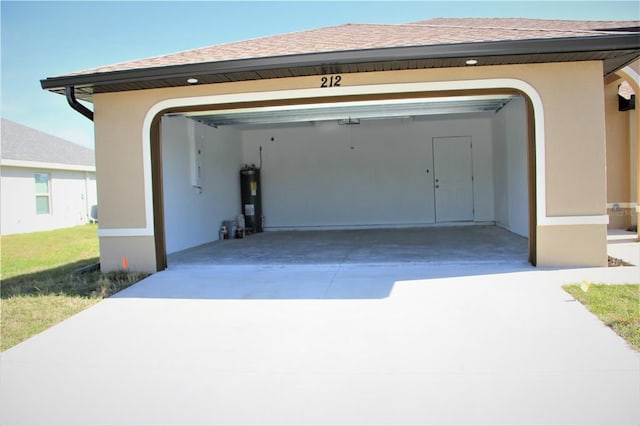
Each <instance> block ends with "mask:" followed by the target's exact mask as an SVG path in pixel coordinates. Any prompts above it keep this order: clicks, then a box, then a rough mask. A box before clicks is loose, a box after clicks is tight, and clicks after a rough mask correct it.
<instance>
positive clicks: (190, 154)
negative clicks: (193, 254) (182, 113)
mask: <svg viewBox="0 0 640 426" xmlns="http://www.w3.org/2000/svg"><path fill="white" fill-rule="evenodd" d="M161 135H162V136H161V138H162V158H163V164H162V173H163V179H164V200H165V205H164V213H165V224H166V230H165V236H166V244H167V253H173V252H176V251H180V250H184V249H186V248H189V247H194V246H197V245H200V244H204V243H207V242H210V241H213V240H215V239H217V238H218V230H219V229H220V224H221V222H222V221H223V220H226V219H230V218H234V217H235V216H237V215H238V214H239V213H240V182H239V177H238V176H239V175H238V172H239V170H240V168H241V166H242V143H241V139H240V132H239V131H238V130H236V129H234V128H231V127H225V128H219V129H216V128H213V127H209V126H206V125H204V124H201V123H198V122H196V121H194V120H189V119H186V118H184V117H163V118H162V125H161ZM194 148H196V149H200V150H201V154H200V155H201V156H202V158H201V159H200V160H196V157H197V156H196V155H195V154H196V153H195V152H194V151H193V149H194ZM196 163H198V164H200V165H201V166H202V167H201V173H202V175H201V177H200V179H199V181H198V182H196V181H194V176H193V173H194V170H193V168H194V167H195V166H196Z"/></svg>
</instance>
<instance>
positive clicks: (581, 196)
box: [94, 61, 606, 270]
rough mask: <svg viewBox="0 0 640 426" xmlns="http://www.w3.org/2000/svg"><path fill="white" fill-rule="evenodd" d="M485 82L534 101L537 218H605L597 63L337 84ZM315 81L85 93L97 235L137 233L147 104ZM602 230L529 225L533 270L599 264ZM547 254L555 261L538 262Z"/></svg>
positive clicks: (105, 253)
mask: <svg viewBox="0 0 640 426" xmlns="http://www.w3.org/2000/svg"><path fill="white" fill-rule="evenodd" d="M495 78H511V79H519V80H522V81H524V82H526V83H528V84H529V85H531V86H533V87H534V88H535V90H536V91H537V92H538V94H539V95H540V97H541V99H542V103H543V105H544V119H545V138H546V159H545V161H546V176H547V183H546V202H547V214H548V215H550V216H568V215H577V216H586V215H603V214H605V213H606V211H605V207H606V187H605V185H606V179H605V173H606V169H605V126H604V97H603V79H602V65H601V63H600V62H597V61H594V62H579V63H556V64H529V65H505V66H491V67H481V66H476V67H467V68H453V69H430V70H409V71H389V72H371V73H360V74H345V75H343V80H342V86H343V87H346V86H357V85H375V84H397V83H413V82H440V81H441V82H445V81H463V80H477V79H495ZM319 83H320V77H319V76H311V77H299V78H288V79H274V80H262V81H250V82H235V83H222V84H215V85H197V86H190V87H181V88H169V89H153V90H144V91H134V92H125V93H111V94H96V95H94V104H95V129H96V156H97V171H98V181H99V182H100V188H99V204H100V206H101V211H100V226H101V229H106V230H108V229H117V228H140V227H145V226H146V225H147V224H146V223H145V197H144V187H143V176H142V165H143V149H142V132H143V129H142V123H143V120H144V118H145V115H146V113H147V111H148V110H149V109H150V108H151V107H152V106H153V105H154V104H156V103H158V102H160V101H162V100H166V99H171V98H183V97H196V96H205V95H217V94H231V93H247V92H262V91H276V90H292V89H307V88H317V87H318V86H319ZM443 88H446V86H444V85H443ZM543 228H548V229H543ZM602 228H603V226H602V225H585V226H577V225H573V226H566V227H562V229H561V227H558V226H546V227H543V226H538V235H539V236H538V241H537V252H538V257H539V265H551V264H553V265H574V264H578V263H579V264H580V265H594V266H595V265H604V264H606V240H605V239H604V238H600V236H601V234H602V232H601V229H602ZM554 230H558V232H557V233H556V232H555V231H554ZM585 232H586V234H588V235H590V236H591V237H590V238H589V242H590V244H589V245H588V246H585V247H583V248H582V249H581V253H580V259H581V260H580V261H579V262H578V259H576V258H575V256H574V255H573V254H569V253H575V248H576V244H575V241H576V240H578V239H581V238H585V237H584V235H585ZM553 235H559V236H561V238H560V237H558V238H556V237H552V236H553ZM119 238H122V237H119ZM114 239H116V237H108V238H107V237H103V238H101V257H102V262H103V263H102V264H103V268H105V269H109V268H110V266H109V265H116V264H120V262H121V257H122V254H121V253H119V252H118V253H116V252H115V245H114V243H113V241H112V240H114ZM107 240H108V241H107ZM122 240H123V241H128V242H130V243H131V244H132V245H133V244H134V243H133V242H134V241H135V245H136V247H137V248H138V249H139V252H140V253H139V255H138V257H139V258H140V261H139V263H138V264H139V265H141V266H140V267H141V268H146V267H147V266H148V265H151V264H155V263H154V262H152V261H151V260H153V259H149V260H147V259H146V257H145V256H151V257H153V252H154V249H153V238H149V237H147V236H142V237H126V238H122ZM547 253H554V254H555V255H553V256H548V255H547ZM143 257H144V259H143ZM130 265H131V262H130ZM147 270H148V269H147Z"/></svg>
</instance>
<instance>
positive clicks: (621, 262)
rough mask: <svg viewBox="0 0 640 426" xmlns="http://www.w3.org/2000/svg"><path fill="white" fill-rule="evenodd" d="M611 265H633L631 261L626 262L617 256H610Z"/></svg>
mask: <svg viewBox="0 0 640 426" xmlns="http://www.w3.org/2000/svg"><path fill="white" fill-rule="evenodd" d="M609 266H633V265H632V264H630V263H629V262H625V261H624V260H622V259H618V258H617V257H611V256H609Z"/></svg>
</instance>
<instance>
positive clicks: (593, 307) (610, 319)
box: [563, 282, 640, 351]
mask: <svg viewBox="0 0 640 426" xmlns="http://www.w3.org/2000/svg"><path fill="white" fill-rule="evenodd" d="M563 288H564V290H565V291H566V292H567V293H569V294H570V295H572V296H573V297H575V298H576V300H579V301H580V302H581V303H582V304H583V305H585V306H586V307H587V309H589V310H590V311H591V312H593V313H594V314H595V315H596V316H597V317H598V318H600V320H601V321H602V322H604V323H605V324H606V325H607V326H609V327H611V328H612V329H613V330H614V331H615V332H616V333H618V335H620V336H621V337H623V338H624V339H625V340H626V341H627V342H628V343H629V344H630V345H631V346H632V347H633V348H635V349H636V350H637V351H640V284H625V285H607V284H591V283H586V282H585V283H583V284H582V285H579V284H575V285H565V286H563ZM585 290H586V291H585Z"/></svg>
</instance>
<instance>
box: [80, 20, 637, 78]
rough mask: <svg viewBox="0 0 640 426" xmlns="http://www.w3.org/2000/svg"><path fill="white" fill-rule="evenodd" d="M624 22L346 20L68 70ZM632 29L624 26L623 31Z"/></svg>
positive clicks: (533, 33) (535, 35)
mask: <svg viewBox="0 0 640 426" xmlns="http://www.w3.org/2000/svg"><path fill="white" fill-rule="evenodd" d="M629 27H632V28H633V27H640V21H560V20H543V19H521V18H498V19H486V18H473V19H468V18H437V19H431V20H428V21H420V22H414V23H409V24H346V25H340V26H334V27H325V28H318V29H313V30H307V31H300V32H294V33H287V34H279V35H274V36H268V37H261V38H256V39H252V40H244V41H239V42H234V43H226V44H220V45H215V46H208V47H203V48H200V49H193V50H187V51H184V52H178V53H173V54H169V55H163V56H156V57H151V58H145V59H140V60H135V61H130V62H123V63H119V64H114V65H106V66H101V67H97V68H91V69H87V70H84V71H80V72H76V73H71V74H70V75H81V74H94V73H103V72H113V71H123V70H131V69H140V68H153V67H162V66H169V65H183V64H195V63H203V62H214V61H229V60H235V59H248V58H264V57H270V56H282V55H293V54H303V53H318V52H333V51H349V50H361V49H375V48H390V47H403V46H404V47H406V46H429V45H439V44H454V43H469V42H486V41H505V40H530V39H547V38H561V37H576V36H598V35H604V34H620V33H621V31H620V30H619V29H620V28H629ZM624 32H625V31H622V33H624ZM633 32H634V31H632V30H629V31H627V33H633ZM636 32H637V31H636Z"/></svg>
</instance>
